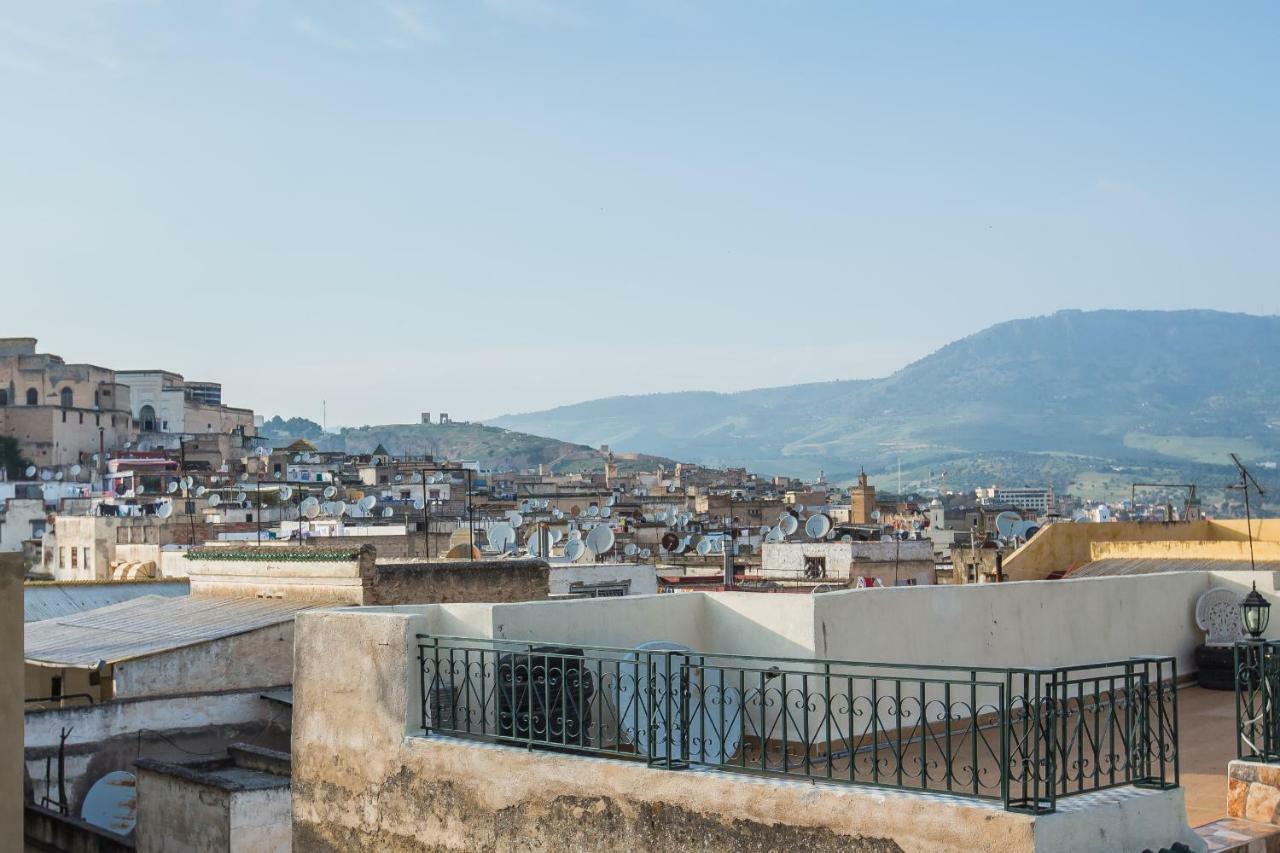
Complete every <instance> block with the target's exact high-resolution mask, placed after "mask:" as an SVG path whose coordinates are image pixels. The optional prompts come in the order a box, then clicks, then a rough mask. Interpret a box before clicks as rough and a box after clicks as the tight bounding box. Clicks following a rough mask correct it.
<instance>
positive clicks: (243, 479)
mask: <svg viewBox="0 0 1280 853" xmlns="http://www.w3.org/2000/svg"><path fill="white" fill-rule="evenodd" d="M240 482H242V483H247V482H249V475H248V474H241V475H240Z"/></svg>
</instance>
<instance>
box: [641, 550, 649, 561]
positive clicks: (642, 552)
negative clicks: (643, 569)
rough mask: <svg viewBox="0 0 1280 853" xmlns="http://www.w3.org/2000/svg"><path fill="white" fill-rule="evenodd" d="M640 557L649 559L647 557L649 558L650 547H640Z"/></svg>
mask: <svg viewBox="0 0 1280 853" xmlns="http://www.w3.org/2000/svg"><path fill="white" fill-rule="evenodd" d="M640 559H642V560H647V559H649V549H648V548H641V549H640Z"/></svg>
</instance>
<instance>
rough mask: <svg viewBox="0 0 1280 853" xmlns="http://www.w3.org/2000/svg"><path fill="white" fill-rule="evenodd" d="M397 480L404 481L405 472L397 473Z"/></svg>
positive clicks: (398, 481)
mask: <svg viewBox="0 0 1280 853" xmlns="http://www.w3.org/2000/svg"><path fill="white" fill-rule="evenodd" d="M395 481H396V482H397V483H400V482H403V481H404V475H403V474H396V476H395Z"/></svg>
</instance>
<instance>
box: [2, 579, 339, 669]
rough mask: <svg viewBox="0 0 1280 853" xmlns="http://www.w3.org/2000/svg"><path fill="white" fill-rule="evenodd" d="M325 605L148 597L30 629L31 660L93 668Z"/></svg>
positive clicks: (240, 630)
mask: <svg viewBox="0 0 1280 853" xmlns="http://www.w3.org/2000/svg"><path fill="white" fill-rule="evenodd" d="M324 606H326V603H325V602H315V601H297V600H288V599H273V598H248V597H222V596H212V595H184V596H181V597H178V598H165V597H164V596H161V595H146V596H143V597H141V598H135V599H133V600H132V601H125V602H122V603H120V604H115V605H112V606H110V607H100V608H98V609H97V610H88V611H85V612H83V613H78V614H74V615H71V616H65V617H60V618H56V619H45V620H43V621H41V622H29V623H27V625H26V626H25V627H26V639H25V655H26V659H27V660H28V661H33V662H39V663H45V664H55V665H59V666H78V667H90V666H94V665H96V664H97V662H98V661H100V660H105V661H106V662H107V663H116V662H117V661H124V660H129V659H130V658H137V657H144V656H146V655H152V654H155V653H156V652H164V651H169V650H171V649H179V648H182V647H183V646H193V645H196V644H198V643H206V642H209V641H210V640H216V639H219V638H221V637H230V636H233V635H235V634H243V633H245V632H246V631H253V630H256V629H258V628H266V627H268V626H270V625H278V624H280V623H282V622H288V621H290V620H292V619H293V617H294V616H295V615H296V614H297V613H298V612H299V611H301V610H306V609H309V608H312V607H324Z"/></svg>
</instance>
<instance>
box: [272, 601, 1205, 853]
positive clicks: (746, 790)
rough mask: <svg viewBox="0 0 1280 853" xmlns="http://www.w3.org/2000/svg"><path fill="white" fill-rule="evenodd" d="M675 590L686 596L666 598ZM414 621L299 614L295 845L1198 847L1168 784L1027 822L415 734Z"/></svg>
mask: <svg viewBox="0 0 1280 853" xmlns="http://www.w3.org/2000/svg"><path fill="white" fill-rule="evenodd" d="M685 597H690V598H692V597H694V596H671V597H669V598H671V599H681V598H685ZM643 600H644V599H634V600H632V603H634V602H636V601H643ZM578 604H580V605H581V604H587V605H592V604H598V602H580V603H578ZM680 606H684V605H680ZM527 609H531V610H547V611H549V610H551V609H552V608H551V607H548V606H547V605H535V606H532V607H529V608H527ZM598 609H600V610H604V609H605V608H598ZM428 622H429V618H428V617H426V616H425V615H419V614H415V613H413V612H408V611H407V612H393V611H380V612H370V611H364V612H353V611H326V612H315V613H307V614H303V615H301V616H300V617H299V620H298V671H297V678H296V680H295V684H294V696H295V702H296V704H295V719H294V732H293V746H292V756H293V785H292V787H293V844H294V848H295V849H296V850H299V851H352V850H357V851H358V850H377V851H394V852H395V853H399V852H400V851H416V850H424V851H426V850H431V851H443V850H471V851H497V850H510V849H535V850H545V851H556V850H565V851H619V853H621V851H627V853H631V851H635V850H684V849H697V850H703V851H725V853H728V851H739V850H784V849H805V850H813V851H837V850H838V851H930V853H945V851H973V850H984V851H993V853H1003V851H1030V850H1037V849H1039V850H1046V851H1047V850H1053V851H1055V853H1071V851H1097V850H1106V849H1115V850H1140V849H1142V848H1143V847H1146V846H1156V847H1158V846H1164V845H1167V844H1169V843H1171V842H1173V841H1175V840H1183V841H1187V842H1189V843H1191V844H1192V846H1193V849H1202V848H1201V847H1200V846H1198V845H1197V844H1196V841H1195V839H1194V838H1193V837H1192V836H1191V835H1190V831H1189V829H1188V828H1187V827H1186V825H1185V818H1180V816H1181V815H1182V814H1183V812H1182V807H1181V806H1182V801H1181V793H1180V792H1177V791H1175V792H1164V793H1151V792H1145V793H1143V794H1141V795H1138V796H1134V795H1133V793H1134V792H1125V794H1124V795H1114V796H1107V797H1097V796H1095V798H1094V799H1093V801H1092V802H1091V803H1086V804H1085V805H1086V806H1092V808H1084V807H1077V808H1076V809H1073V810H1069V811H1064V812H1062V813H1060V814H1058V815H1054V816H1053V819H1052V820H1048V821H1042V820H1041V819H1035V818H1031V817H1027V816H1023V815H1016V814H1011V813H1008V812H1005V811H1003V810H1001V809H1000V808H999V807H998V806H996V805H989V804H981V803H971V802H966V801H962V800H953V799H949V798H946V797H940V796H928V795H917V794H910V793H904V792H894V791H881V790H869V789H865V788H859V787H851V786H840V785H835V784H825V783H817V784H811V783H808V782H795V781H790V780H764V779H757V778H754V777H747V776H740V775H733V774H723V773H718V772H714V771H702V770H691V771H685V772H675V771H665V770H659V769H656V768H655V769H650V768H648V767H646V766H644V765H643V764H640V763H636V762H625V761H614V760H608V759H596V758H590V757H582V756H570V755H563V754H555V753H548V752H540V751H530V750H524V749H516V748H509V747H503V746H494V745H488V744H476V743H471V742H465V741H461V740H457V739H451V738H447V737H439V736H436V737H430V738H422V737H417V736H414V733H415V732H417V731H418V726H419V725H420V721H419V720H418V719H417V718H416V715H417V714H418V713H419V711H418V707H419V706H418V701H417V698H418V697H417V692H416V691H417V673H416V670H415V664H413V663H411V659H410V658H411V656H410V654H409V652H408V650H409V648H411V644H412V640H413V637H414V635H415V634H417V633H419V632H423V631H425V630H426V629H427V623H428ZM352 719H360V720H361V722H362V724H361V725H358V726H353V725H349V724H348V723H349V721H350V720H352ZM1042 824H1043V825H1042ZM1041 838H1042V839H1043V841H1038V839H1041ZM1100 839H1101V840H1102V844H1101V845H1100V844H1099V840H1100Z"/></svg>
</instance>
